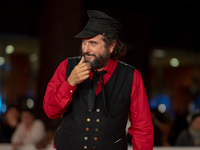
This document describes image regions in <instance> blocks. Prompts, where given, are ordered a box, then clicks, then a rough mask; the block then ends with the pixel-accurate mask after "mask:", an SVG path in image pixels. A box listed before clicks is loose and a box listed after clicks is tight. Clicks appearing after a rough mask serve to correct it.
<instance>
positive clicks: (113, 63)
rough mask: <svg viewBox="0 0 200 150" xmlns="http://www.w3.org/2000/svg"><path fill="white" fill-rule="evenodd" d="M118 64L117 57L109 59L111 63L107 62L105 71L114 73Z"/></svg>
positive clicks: (110, 73)
mask: <svg viewBox="0 0 200 150" xmlns="http://www.w3.org/2000/svg"><path fill="white" fill-rule="evenodd" d="M116 65H117V60H116V59H111V60H110V61H109V63H108V64H107V66H106V67H105V68H104V70H105V71H107V73H108V74H109V75H112V73H113V71H114V70H115V68H116Z"/></svg>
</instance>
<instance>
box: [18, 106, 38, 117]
mask: <svg viewBox="0 0 200 150" xmlns="http://www.w3.org/2000/svg"><path fill="white" fill-rule="evenodd" d="M22 112H28V113H30V114H31V115H33V116H34V117H36V113H35V111H34V110H32V109H29V108H24V109H22V110H21V113H22Z"/></svg>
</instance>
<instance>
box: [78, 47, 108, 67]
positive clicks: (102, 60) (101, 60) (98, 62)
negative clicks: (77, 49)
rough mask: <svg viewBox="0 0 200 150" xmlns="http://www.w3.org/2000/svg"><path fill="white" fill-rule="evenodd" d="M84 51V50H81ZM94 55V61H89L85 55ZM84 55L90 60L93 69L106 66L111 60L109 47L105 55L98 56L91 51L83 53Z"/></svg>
mask: <svg viewBox="0 0 200 150" xmlns="http://www.w3.org/2000/svg"><path fill="white" fill-rule="evenodd" d="M81 53H82V52H81ZM87 55H88V56H94V57H95V59H94V60H93V61H89V60H88V59H87V58H86V57H85V56H87ZM82 56H84V57H85V62H88V63H90V65H91V70H95V69H98V68H102V67H105V66H106V65H107V64H108V62H109V60H110V53H109V52H108V50H107V49H104V53H103V55H101V56H99V57H97V56H96V55H94V54H89V53H82Z"/></svg>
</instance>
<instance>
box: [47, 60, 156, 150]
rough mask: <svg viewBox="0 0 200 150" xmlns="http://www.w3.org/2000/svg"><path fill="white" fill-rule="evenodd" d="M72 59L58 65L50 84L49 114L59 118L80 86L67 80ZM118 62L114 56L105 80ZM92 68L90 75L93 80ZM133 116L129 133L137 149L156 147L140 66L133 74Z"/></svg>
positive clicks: (130, 112)
mask: <svg viewBox="0 0 200 150" xmlns="http://www.w3.org/2000/svg"><path fill="white" fill-rule="evenodd" d="M67 64H68V59H65V60H64V61H63V62H62V63H61V64H60V65H59V66H58V68H57V69H56V71H55V73H54V75H53V77H52V79H51V80H50V82H49V83H48V85H47V89H46V93H45V97H44V101H43V108H44V111H45V113H46V114H47V116H48V117H49V118H51V119H56V118H58V117H60V116H62V115H63V114H64V112H65V111H66V110H67V105H68V104H69V103H70V102H71V101H72V94H73V92H74V91H75V90H76V86H71V85H70V84H68V83H67V82H66V79H67V77H66V69H67ZM116 66H117V61H116V60H114V59H111V60H110V62H109V63H108V65H107V66H106V67H105V68H104V70H106V71H107V73H106V74H104V75H103V80H104V84H105V83H106V82H107V81H108V79H109V78H110V77H111V75H112V73H113V71H114V70H115V68H116ZM92 74H93V73H92V72H90V79H91V80H92ZM100 82H101V80H99V84H98V85H97V90H96V95H98V94H99V92H100V91H101V83H100ZM129 117H130V121H131V126H130V127H129V129H128V130H129V134H130V135H131V136H132V145H133V149H134V150H152V149H153V140H154V131H153V125H152V119H151V113H150V108H149V103H148V99H147V95H146V90H145V87H144V83H143V79H142V76H141V74H140V73H139V71H138V70H137V69H135V71H134V74H133V83H132V91H131V104H130V111H129Z"/></svg>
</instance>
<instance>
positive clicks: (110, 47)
mask: <svg viewBox="0 0 200 150" xmlns="http://www.w3.org/2000/svg"><path fill="white" fill-rule="evenodd" d="M116 44H117V43H116V40H113V42H112V44H110V46H109V48H108V49H109V52H110V53H112V52H113V50H114V48H115V46H116Z"/></svg>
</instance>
